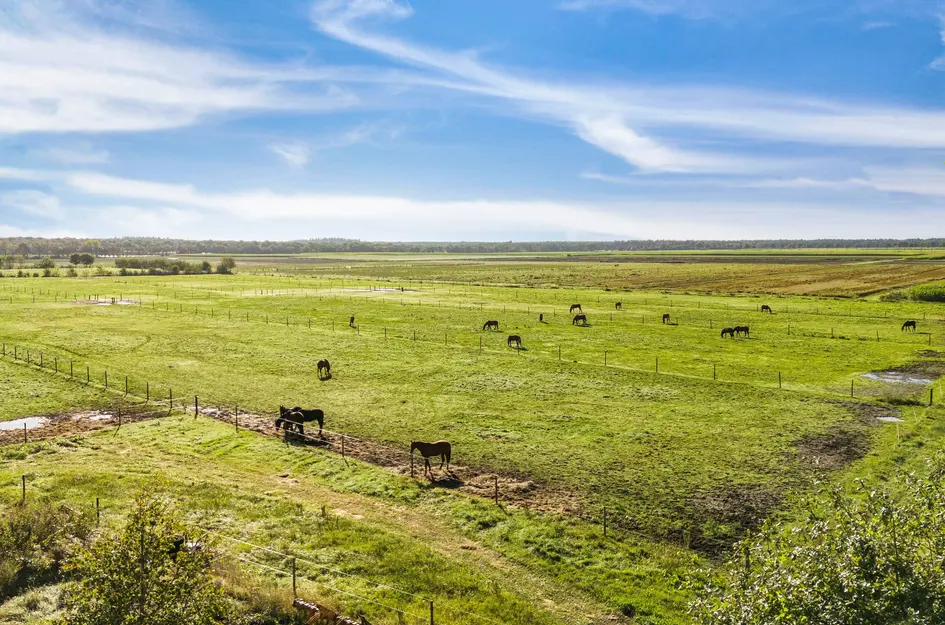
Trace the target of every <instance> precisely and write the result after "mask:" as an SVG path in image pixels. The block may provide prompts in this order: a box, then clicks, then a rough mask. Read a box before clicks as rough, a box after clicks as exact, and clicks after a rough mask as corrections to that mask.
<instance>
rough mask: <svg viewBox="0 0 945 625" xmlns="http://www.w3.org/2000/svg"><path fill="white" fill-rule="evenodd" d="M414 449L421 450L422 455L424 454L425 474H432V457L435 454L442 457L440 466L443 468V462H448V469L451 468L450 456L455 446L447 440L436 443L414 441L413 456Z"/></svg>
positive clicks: (411, 448)
mask: <svg viewBox="0 0 945 625" xmlns="http://www.w3.org/2000/svg"><path fill="white" fill-rule="evenodd" d="M414 450H416V451H419V452H420V455H421V456H423V464H424V467H423V474H424V475H426V474H427V473H428V472H429V473H430V474H431V475H432V474H433V469H431V468H430V458H432V457H433V456H439V457H440V468H441V469H442V468H443V464H444V463H445V464H446V470H447V471H449V470H450V456H452V454H453V446H452V445H450V444H449V443H448V442H446V441H437V442H435V443H424V442H421V441H414V442H412V443H410V455H411V456H413V452H414Z"/></svg>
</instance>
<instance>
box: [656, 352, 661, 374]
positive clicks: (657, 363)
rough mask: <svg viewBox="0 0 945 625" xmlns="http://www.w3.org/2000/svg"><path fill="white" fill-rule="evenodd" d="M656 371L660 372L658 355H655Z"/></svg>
mask: <svg viewBox="0 0 945 625" xmlns="http://www.w3.org/2000/svg"><path fill="white" fill-rule="evenodd" d="M656 372H657V373H659V372H660V357H659V356H657V357H656Z"/></svg>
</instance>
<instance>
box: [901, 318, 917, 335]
mask: <svg viewBox="0 0 945 625" xmlns="http://www.w3.org/2000/svg"><path fill="white" fill-rule="evenodd" d="M907 328H908V329H909V330H910V331H912V332H915V321H913V320H912V319H910V320H909V321H907V322H905V323H904V324H902V330H901V331H902V332H905V331H906V329H907Z"/></svg>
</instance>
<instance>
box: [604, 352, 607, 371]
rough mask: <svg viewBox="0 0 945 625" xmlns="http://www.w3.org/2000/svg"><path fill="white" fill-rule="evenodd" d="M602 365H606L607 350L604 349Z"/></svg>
mask: <svg viewBox="0 0 945 625" xmlns="http://www.w3.org/2000/svg"><path fill="white" fill-rule="evenodd" d="M604 366H605V367H606V366H607V350H606V349H605V350H604Z"/></svg>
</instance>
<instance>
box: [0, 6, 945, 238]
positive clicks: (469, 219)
mask: <svg viewBox="0 0 945 625" xmlns="http://www.w3.org/2000/svg"><path fill="white" fill-rule="evenodd" d="M943 96H945V0H943V1H942V2H938V1H932V0H515V1H514V2H511V1H509V0H412V1H411V2H408V1H406V0H240V1H239V2H233V1H232V0H203V1H199V2H198V1H196V0H190V1H186V0H146V1H142V0H0V236H77V237H111V236H158V237H173V238H188V239H206V238H214V239H243V240H250V239H308V238H319V237H348V238H360V239H367V240H378V241H421V240H427V241H430V240H436V241H443V240H520V241H529V240H550V239H563V240H611V239H743V238H822V237H824V238H834V237H839V238H885V237H898V238H906V237H933V236H943V235H945V231H943V228H942V224H943V221H945V220H943V217H945V97H943Z"/></svg>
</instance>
